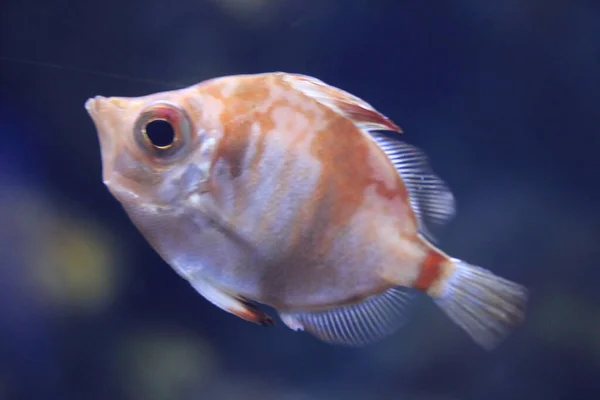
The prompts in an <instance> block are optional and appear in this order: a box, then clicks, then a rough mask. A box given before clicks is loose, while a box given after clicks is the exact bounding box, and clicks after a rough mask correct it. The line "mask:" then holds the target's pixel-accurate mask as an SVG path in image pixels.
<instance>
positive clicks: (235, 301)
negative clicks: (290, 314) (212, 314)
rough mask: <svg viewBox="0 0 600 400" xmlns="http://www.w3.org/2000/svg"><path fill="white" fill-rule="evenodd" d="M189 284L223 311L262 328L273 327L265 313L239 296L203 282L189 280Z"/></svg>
mask: <svg viewBox="0 0 600 400" xmlns="http://www.w3.org/2000/svg"><path fill="white" fill-rule="evenodd" d="M190 283H191V284H192V286H193V287H194V289H196V291H197V292H198V293H200V294H201V295H202V296H203V297H204V298H206V300H208V301H210V302H211V303H213V304H214V305H215V306H217V307H219V308H220V309H222V310H224V311H227V312H229V313H231V314H233V315H237V316H238V317H240V318H242V319H245V320H246V321H249V322H254V323H255V324H258V325H262V326H268V325H273V324H274V323H275V322H274V321H273V319H272V318H271V317H269V316H268V315H267V314H266V313H264V312H263V311H261V310H259V309H258V308H257V307H256V306H255V305H254V304H252V303H251V302H249V301H248V300H246V299H243V298H242V297H240V296H235V295H231V294H229V293H226V292H224V291H222V290H221V289H218V288H216V287H215V286H213V285H212V284H210V283H208V282H206V281H203V280H198V279H194V280H193V281H192V280H190Z"/></svg>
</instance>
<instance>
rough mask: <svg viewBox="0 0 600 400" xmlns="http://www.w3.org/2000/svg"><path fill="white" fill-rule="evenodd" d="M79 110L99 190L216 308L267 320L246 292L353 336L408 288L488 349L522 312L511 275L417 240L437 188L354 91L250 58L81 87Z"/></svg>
mask: <svg viewBox="0 0 600 400" xmlns="http://www.w3.org/2000/svg"><path fill="white" fill-rule="evenodd" d="M86 109H87V110H88V112H89V114H90V115H91V117H92V119H93V121H94V123H95V125H96V129H97V131H98V136H99V139H100V147H101V155H102V164H103V179H104V183H105V184H106V186H107V187H108V189H109V190H110V191H111V193H112V194H113V195H114V197H115V198H116V199H117V200H118V201H119V202H120V203H121V204H122V205H123V207H124V208H125V210H126V212H127V214H128V215H129V217H130V218H131V220H132V221H133V223H134V224H135V225H136V226H137V227H138V229H139V230H140V232H141V233H142V234H143V235H144V237H145V238H146V239H147V240H148V242H149V243H150V244H151V245H152V247H153V248H154V249H155V250H156V251H157V252H158V253H159V254H160V255H161V257H162V258H163V259H164V260H165V261H166V262H167V263H168V264H169V265H171V266H172V267H173V269H175V271H177V273H179V274H180V275H181V276H182V277H184V278H185V279H187V280H188V281H189V282H190V283H191V285H192V286H193V287H194V288H195V289H196V290H197V291H198V292H199V293H200V294H201V295H203V296H204V297H205V298H206V299H208V300H209V301H211V302H212V303H213V304H215V305H217V306H218V307H220V308H222V309H224V310H226V311H228V312H231V313H233V314H235V315H237V316H239V317H241V318H244V319H246V320H249V321H252V322H256V323H259V324H271V323H273V319H272V318H271V317H269V316H268V315H267V314H266V313H264V312H263V311H261V310H260V309H259V308H258V307H257V306H256V305H255V303H262V304H266V305H269V306H271V307H273V308H275V309H276V310H277V311H278V313H279V315H280V317H281V319H282V320H283V322H284V323H285V324H286V325H287V326H289V327H290V328H292V329H295V330H305V331H307V332H309V333H311V334H313V335H314V336H316V337H317V338H319V339H321V340H324V341H327V342H330V343H336V344H345V345H354V346H359V345H365V344H368V343H371V342H374V341H376V340H379V339H382V338H383V337H386V336H388V335H390V334H392V333H393V332H395V331H397V330H398V329H399V327H400V326H401V325H402V324H403V323H404V322H405V321H406V320H407V315H408V314H407V312H408V309H409V306H410V304H411V303H412V299H413V297H414V296H415V295H416V294H418V293H425V294H427V295H429V296H430V297H432V298H433V299H434V300H435V301H436V303H437V304H438V305H440V306H441V308H442V309H443V310H444V311H445V312H446V313H447V314H448V315H449V316H450V317H451V318H452V319H453V320H454V321H455V322H456V323H458V324H459V325H461V326H462V327H463V328H464V329H465V330H466V331H467V332H468V333H469V334H470V335H471V336H472V337H473V338H474V339H475V341H477V342H478V343H479V344H481V345H482V346H485V347H488V348H491V347H493V346H495V345H496V344H497V343H498V342H499V341H500V339H502V338H503V337H504V336H505V335H506V333H507V332H508V330H509V328H510V327H512V326H513V325H515V324H516V323H518V322H520V321H521V320H522V318H523V310H522V309H523V306H524V304H525V301H526V296H527V295H526V290H525V288H524V287H522V286H521V285H518V284H515V283H512V282H509V281H507V280H504V279H502V278H499V277H497V276H495V275H493V274H492V273H491V272H489V271H487V270H484V269H482V268H479V267H474V266H471V265H469V264H467V263H465V262H462V261H460V260H457V259H454V258H451V257H450V256H448V255H446V254H444V253H443V252H442V251H441V250H440V249H438V248H437V247H436V246H435V245H434V244H433V243H432V242H431V240H430V239H429V236H428V232H429V227H430V226H432V225H434V224H443V223H444V222H445V221H447V220H448V219H449V218H451V217H452V215H453V214H454V198H453V196H452V193H451V192H450V190H449V189H448V188H447V187H446V185H445V184H444V182H443V181H442V180H441V179H439V178H438V177H437V176H436V175H435V174H434V173H433V172H432V171H431V169H430V168H429V166H428V163H427V160H426V157H425V156H424V155H423V153H422V152H421V151H420V150H418V149H416V148H415V147H412V146H410V145H408V144H406V143H404V142H403V141H401V140H399V138H398V136H399V135H400V133H402V131H401V129H400V128H399V127H398V126H397V125H396V124H394V123H393V122H392V121H391V120H389V119H388V118H387V117H385V116H384V115H382V114H381V113H379V112H378V111H376V110H375V109H374V108H373V107H372V106H371V105H370V104H368V103H366V102H365V101H363V100H362V99H359V98H358V97H356V96H353V95H351V94H349V93H347V92H345V91H343V90H341V89H338V88H335V87H332V86H330V85H327V84H325V83H324V82H322V81H320V80H318V79H315V78H312V77H308V76H304V75H298V74H287V73H265V74H255V75H236V76H228V77H221V78H215V79H211V80H207V81H204V82H202V83H199V84H197V85H194V86H190V87H188V88H184V89H180V90H174V91H169V92H161V93H155V94H152V95H148V96H143V97H136V98H124V97H108V98H106V97H101V96H96V97H95V98H93V99H89V100H88V101H87V102H86ZM381 131H388V132H389V133H391V136H390V135H389V134H384V133H381ZM394 135H395V136H396V137H394Z"/></svg>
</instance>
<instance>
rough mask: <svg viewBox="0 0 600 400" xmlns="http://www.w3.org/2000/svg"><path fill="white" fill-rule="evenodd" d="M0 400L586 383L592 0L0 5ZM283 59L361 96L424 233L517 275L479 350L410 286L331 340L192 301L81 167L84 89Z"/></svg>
mask: <svg viewBox="0 0 600 400" xmlns="http://www.w3.org/2000/svg"><path fill="white" fill-rule="evenodd" d="M0 7H1V15H0V18H1V19H0V32H1V42H0V43H1V44H0V399H49V400H52V399H65V400H66V399H69V400H70V399H91V400H96V399H135V400H138V399H139V400H142V399H143V400H166V399H182V400H189V399H258V400H271V399H282V400H329V399H332V400H333V399H348V400H359V399H402V400H404V399H406V400H463V399H464V400H479V399H482V400H483V399H486V400H501V399H527V400H555V399H556V400H558V399H560V400H563V399H564V400H579V399H586V400H587V399H589V400H592V399H600V290H599V284H600V262H599V260H600V212H599V210H598V204H599V200H600V157H599V154H600V22H599V21H600V2H598V1H584V0H575V1H566V0H564V1H560V0H552V1H548V0H527V1H523V0H522V1H517V0H504V1H495V0H489V1H484V0H454V1H451V2H450V1H437V0H436V1H433V0H420V1H400V0H397V1H394V0H387V1H384V0H180V1H176V2H171V1H158V0H156V1H140V0H119V1H117V0H103V1H95V2H89V1H74V0H54V1H52V2H47V1H42V0H5V1H3V2H2V4H1V5H0ZM270 71H285V72H295V73H303V74H308V75H311V76H315V77H317V78H319V79H322V80H324V81H325V82H327V83H329V84H332V85H334V86H337V87H340V88H342V89H344V90H347V91H349V92H351V93H353V94H355V95H357V96H359V97H361V98H363V99H365V100H366V101H367V102H369V103H371V104H372V105H373V106H374V107H375V108H377V109H378V110H380V111H381V112H382V113H384V114H385V115H387V116H388V117H390V118H391V119H392V120H393V121H395V122H396V123H398V124H399V125H400V126H401V127H402V128H403V129H404V131H405V132H406V133H405V135H404V137H403V138H404V139H405V140H406V141H407V142H409V143H411V144H414V145H416V146H418V147H420V148H421V149H423V150H424V151H425V152H426V153H427V154H428V156H429V158H430V160H431V163H432V166H433V168H434V170H435V171H436V172H437V173H438V175H440V176H441V177H442V178H443V179H444V180H445V181H446V182H447V184H448V185H449V186H450V188H451V189H452V191H453V193H454V195H455V197H456V201H457V207H458V211H457V215H456V216H455V218H454V219H453V220H452V221H451V222H450V223H449V224H448V225H447V226H446V227H445V228H444V230H443V231H442V233H441V234H440V236H439V245H440V247H441V248H442V249H443V250H444V251H447V252H448V253H450V254H452V255H453V256H455V257H458V258H462V259H465V260H468V261H469V262H471V263H475V264H478V265H481V266H484V267H485V268H488V269H490V270H492V271H493V272H495V273H497V274H499V275H501V276H503V277H505V278H508V279H511V280H514V281H516V282H519V283H522V284H524V285H525V286H527V288H528V289H529V294H530V301H529V305H528V310H527V319H526V321H525V323H524V324H523V325H522V326H521V327H519V328H518V329H517V330H516V331H515V332H514V333H513V334H512V335H510V336H509V337H508V339H507V340H506V341H505V342H504V343H503V344H502V345H501V346H500V347H498V348H497V349H496V350H494V351H493V352H487V351H485V350H483V349H481V348H480V347H478V346H477V345H476V344H474V343H473V342H472V341H471V339H470V338H469V337H468V336H467V335H466V334H465V333H464V332H463V331H462V330H461V329H460V328H459V327H457V326H455V325H454V324H453V323H452V322H451V321H450V320H449V319H448V318H447V317H446V316H445V315H444V314H443V313H442V312H441V311H440V310H439V309H437V308H436V307H435V306H434V305H433V304H432V303H431V302H430V301H428V300H427V299H426V298H423V299H422V301H420V302H419V305H418V312H417V313H415V317H414V318H412V320H411V322H410V324H409V325H408V326H407V327H406V328H404V329H403V330H402V331H400V332H398V333H397V334H395V335H393V336H392V337H390V338H388V339H385V340H384V341H382V342H379V343H377V344H374V345H371V346H368V347H364V348H360V349H349V348H344V347H336V346H331V345H327V344H325V343H322V342H319V341H317V340H316V339H314V338H312V337H311V336H309V335H308V334H304V333H296V332H293V331H291V330H290V329H287V328H285V327H284V326H283V324H282V323H281V322H279V321H278V322H277V324H276V326H275V327H271V328H264V327H260V326H257V325H254V324H250V323H248V322H245V321H243V320H241V319H238V318H237V317H235V316H233V315H231V314H228V313H226V312H223V311H221V310H220V309H218V308H217V307H215V306H213V305H212V304H210V303H209V302H208V301H206V300H205V299H204V298H202V297H201V296H200V295H198V294H197V293H196V292H195V291H194V290H193V288H192V287H191V286H190V285H189V284H188V283H187V282H186V281H185V280H183V279H181V278H180V277H179V276H178V275H177V274H176V273H175V272H174V271H172V270H171V268H170V267H169V266H168V265H167V264H166V263H165V262H163V261H162V260H161V259H160V257H159V256H158V255H157V254H156V253H155V252H154V251H153V250H152V249H151V247H150V246H149V244H148V243H147V242H146V241H145V240H144V239H143V238H142V236H141V235H140V234H139V232H138V231H137V230H136V228H135V227H134V226H133V224H132V223H131V222H130V221H129V219H128V217H127V215H126V214H125V212H124V211H123V210H122V208H121V206H120V205H119V203H118V202H117V201H116V200H115V199H114V198H113V197H112V196H111V195H110V194H109V192H108V190H107V189H106V188H105V186H104V185H103V183H102V179H101V164H100V150H99V145H98V140H97V137H96V132H95V129H94V126H93V124H92V121H91V119H90V118H89V116H88V115H87V113H86V111H85V109H84V107H83V104H84V102H85V100H86V99H87V98H88V97H91V96H94V95H105V96H113V95H117V96H141V95H145V94H149V93H153V92H158V91H163V90H170V89H174V88H178V87H183V86H187V85H191V84H194V83H197V82H200V81H202V80H205V79H209V78H213V77H217V76H222V75H230V74H242V73H259V72H270Z"/></svg>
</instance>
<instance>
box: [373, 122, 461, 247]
mask: <svg viewBox="0 0 600 400" xmlns="http://www.w3.org/2000/svg"><path fill="white" fill-rule="evenodd" d="M370 135H371V137H373V138H374V139H375V141H376V142H377V144H378V145H379V147H380V148H381V149H382V150H383V151H384V152H385V154H386V155H387V156H388V158H389V159H390V161H391V162H392V163H393V164H394V166H395V167H396V169H397V170H398V172H399V173H400V176H401V177H402V181H403V182H404V184H405V185H406V189H407V190H408V195H409V198H410V203H411V207H412V209H413V211H414V212H415V214H416V216H417V219H418V222H419V230H420V231H421V233H422V234H424V235H425V236H427V237H428V238H429V239H432V240H433V239H434V234H433V232H431V228H432V227H433V226H437V227H439V226H442V225H443V224H445V223H446V222H448V221H449V220H450V219H451V218H452V217H453V216H454V213H455V204H454V196H453V195H452V192H451V191H450V189H449V188H448V186H447V185H446V184H445V183H444V181H442V180H441V179H440V178H439V177H438V176H437V175H435V173H434V172H433V170H432V169H431V167H430V166H429V161H428V159H427V156H426V155H425V153H423V152H422V151H421V150H420V149H418V148H417V147H414V146H411V145H409V144H407V143H405V142H403V141H401V140H399V139H396V138H390V137H389V136H387V135H385V134H383V133H380V132H371V133H370Z"/></svg>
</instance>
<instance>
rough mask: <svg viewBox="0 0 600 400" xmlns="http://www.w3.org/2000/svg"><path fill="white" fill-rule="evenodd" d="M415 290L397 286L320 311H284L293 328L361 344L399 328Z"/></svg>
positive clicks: (339, 341)
mask: <svg viewBox="0 0 600 400" xmlns="http://www.w3.org/2000/svg"><path fill="white" fill-rule="evenodd" d="M414 294H415V291H414V290H413V289H410V288H406V287H394V288H391V289H388V290H386V291H385V292H383V293H380V294H378V295H374V296H370V297H368V298H366V299H364V300H362V301H361V302H359V303H354V304H348V305H343V306H340V307H336V308H331V309H327V310H319V311H286V312H281V313H280V316H281V320H282V321H283V322H284V323H285V324H286V325H287V326H288V327H289V328H291V329H293V330H296V331H298V330H304V331H306V332H308V333H310V334H311V335H313V336H315V337H316V338H318V339H320V340H322V341H324V342H327V343H331V344H337V345H343V346H350V347H361V346H365V345H368V344H370V343H373V342H377V341H379V340H382V339H384V338H386V337H388V336H389V335H391V334H393V333H394V332H396V331H398V330H399V329H400V328H401V327H402V326H403V325H404V323H405V322H406V321H407V320H408V308H409V305H410V304H411V303H412V299H413V297H414Z"/></svg>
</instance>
